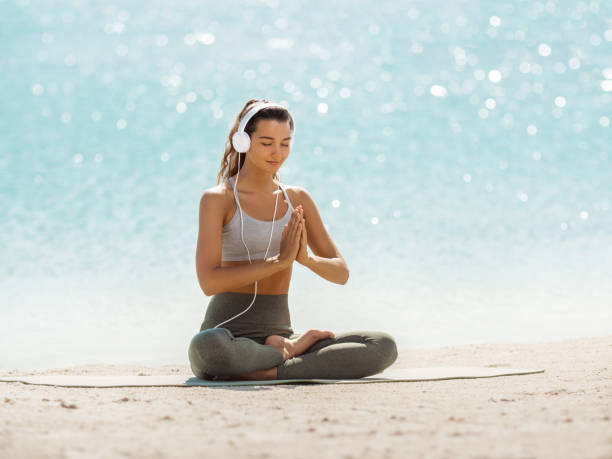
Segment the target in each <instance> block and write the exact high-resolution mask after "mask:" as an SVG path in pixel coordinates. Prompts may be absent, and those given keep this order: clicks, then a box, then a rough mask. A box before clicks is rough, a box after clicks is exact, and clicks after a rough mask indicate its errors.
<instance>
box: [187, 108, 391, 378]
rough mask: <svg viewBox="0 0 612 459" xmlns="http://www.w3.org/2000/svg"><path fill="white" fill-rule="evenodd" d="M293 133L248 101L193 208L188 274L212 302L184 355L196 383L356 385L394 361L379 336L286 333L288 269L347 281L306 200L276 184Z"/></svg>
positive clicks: (290, 123) (276, 113)
mask: <svg viewBox="0 0 612 459" xmlns="http://www.w3.org/2000/svg"><path fill="white" fill-rule="evenodd" d="M294 133H295V124H294V120H293V117H292V116H291V114H290V113H289V111H288V110H287V109H286V108H284V107H282V106H280V105H277V104H274V103H271V102H269V101H265V100H263V101H262V100H257V99H253V100H250V101H248V102H247V103H246V105H245V106H244V108H243V109H242V111H241V112H240V114H239V116H238V117H237V119H236V122H235V123H234V126H233V128H232V130H231V131H230V135H229V139H228V142H227V144H226V148H225V154H224V156H223V160H222V162H221V169H220V171H219V174H218V178H217V186H215V187H212V188H210V189H208V190H206V191H204V193H203V195H202V198H201V200H200V217H199V232H198V243H197V249H196V271H197V275H198V281H199V283H200V286H201V288H202V290H203V291H204V294H205V295H207V296H209V295H212V298H211V300H210V302H209V304H208V307H207V310H206V314H205V317H204V321H203V323H202V326H201V327H200V332H199V333H197V334H196V335H195V336H194V337H193V339H192V340H191V343H190V346H189V351H188V353H189V361H190V363H191V369H192V371H193V373H194V374H195V375H196V376H197V377H198V378H202V379H212V380H220V379H255V380H266V379H300V378H325V379H341V378H361V377H364V376H369V375H373V374H376V373H380V372H381V371H382V370H384V369H385V368H386V367H388V366H389V365H391V364H392V363H393V362H394V361H395V359H396V358H397V349H396V345H395V341H394V340H393V338H392V337H391V336H389V335H388V334H386V333H382V332H365V331H359V332H351V333H342V334H334V333H333V332H331V331H323V330H309V331H307V332H306V333H304V334H301V335H300V334H295V333H294V332H293V329H292V327H291V320H290V316H289V307H288V302H287V299H288V291H289V284H290V281H291V272H292V266H293V263H294V262H298V263H301V264H302V265H304V266H306V267H308V268H309V269H311V270H312V271H313V272H315V273H316V274H318V275H319V276H321V277H323V278H324V279H327V280H328V281H330V282H334V283H337V284H345V283H346V281H347V280H348V277H349V270H348V267H347V265H346V262H345V261H344V258H343V257H342V255H341V254H340V251H339V250H338V249H337V247H336V245H335V244H334V242H333V241H332V239H331V237H330V235H329V234H328V232H327V230H326V229H325V226H324V225H323V222H322V221H321V217H320V215H319V212H318V211H317V207H316V205H315V203H314V201H313V200H312V198H311V197H310V195H309V194H308V192H307V191H306V190H304V189H303V188H300V187H297V186H287V187H285V186H284V185H283V184H281V183H280V180H279V177H278V175H277V171H278V169H279V168H280V167H281V166H282V164H283V163H284V162H285V160H286V159H287V158H288V156H289V151H290V147H291V145H292V143H293V138H294ZM238 182H240V183H239V184H238ZM279 196H280V197H281V199H280V200H279ZM283 198H284V199H283ZM268 233H269V234H268ZM307 247H310V248H311V250H312V252H313V253H314V255H310V254H309V253H308V250H307ZM264 248H265V250H264ZM221 325H222V326H221Z"/></svg>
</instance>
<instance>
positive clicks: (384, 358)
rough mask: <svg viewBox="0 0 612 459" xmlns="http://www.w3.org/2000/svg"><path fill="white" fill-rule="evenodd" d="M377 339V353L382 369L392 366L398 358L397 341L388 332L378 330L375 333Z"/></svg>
mask: <svg viewBox="0 0 612 459" xmlns="http://www.w3.org/2000/svg"><path fill="white" fill-rule="evenodd" d="M373 335H374V336H373V338H374V339H375V340H376V348H377V354H378V357H379V361H378V363H379V365H380V371H382V370H384V369H385V368H387V367H389V366H391V365H392V364H393V362H395V361H396V360H397V355H398V354H397V343H396V342H395V339H394V338H393V337H392V336H391V335H390V334H388V333H385V332H376V333H374V334H373Z"/></svg>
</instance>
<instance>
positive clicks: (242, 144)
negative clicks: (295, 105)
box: [232, 102, 295, 153]
mask: <svg viewBox="0 0 612 459" xmlns="http://www.w3.org/2000/svg"><path fill="white" fill-rule="evenodd" d="M268 107H279V108H284V109H285V110H287V112H289V110H288V109H287V107H284V106H283V105H280V104H276V103H274V102H258V103H256V104H255V105H254V106H253V107H252V108H250V109H249V111H247V112H246V113H245V114H244V116H243V117H242V119H241V120H240V123H239V124H238V130H237V131H236V132H235V133H234V135H233V136H232V145H233V147H234V149H235V150H236V151H237V152H238V153H244V152H246V151H248V149H249V148H250V146H251V138H250V137H249V135H248V134H247V133H246V132H244V128H245V127H246V125H247V123H248V122H249V121H250V120H251V118H253V116H255V114H256V113H257V112H258V111H259V110H262V109H264V108H268ZM289 117H290V118H291V120H292V121H293V129H292V130H291V141H290V144H291V145H293V136H294V135H295V120H294V119H293V116H292V115H291V113H290V112H289Z"/></svg>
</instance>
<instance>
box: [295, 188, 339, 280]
mask: <svg viewBox="0 0 612 459" xmlns="http://www.w3.org/2000/svg"><path fill="white" fill-rule="evenodd" d="M296 192H297V195H298V198H299V202H300V205H301V207H302V209H303V218H304V221H305V223H306V225H305V227H304V228H303V230H302V239H301V247H300V251H299V252H298V254H297V257H296V260H297V261H298V262H299V263H301V264H303V265H304V266H306V267H307V268H309V269H310V270H311V271H312V272H314V273H316V274H318V275H319V276H321V277H323V278H324V279H327V280H328V281H330V282H334V283H336V284H346V282H347V281H348V278H349V269H348V266H347V264H346V261H345V260H344V257H343V256H342V254H341V253H340V251H339V250H338V248H337V247H336V244H334V241H333V240H332V238H331V236H330V235H329V233H328V232H327V229H326V228H325V225H323V221H322V220H321V216H320V215H319V211H318V210H317V206H316V204H315V203H314V201H313V199H312V197H311V196H310V194H308V192H307V191H306V190H304V189H303V188H299V187H298V188H297V190H296ZM298 207H299V205H298ZM306 246H309V247H310V248H311V249H312V251H313V253H314V255H311V254H309V253H308V252H307V250H306Z"/></svg>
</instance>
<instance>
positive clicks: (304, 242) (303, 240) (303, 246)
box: [295, 204, 308, 265]
mask: <svg viewBox="0 0 612 459" xmlns="http://www.w3.org/2000/svg"><path fill="white" fill-rule="evenodd" d="M297 209H299V213H300V216H301V217H302V235H301V236H300V248H299V249H298V253H297V255H296V256H295V261H297V262H298V263H301V264H303V265H306V262H307V261H308V237H307V235H306V219H305V218H304V209H302V205H301V204H300V205H298V206H297Z"/></svg>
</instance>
